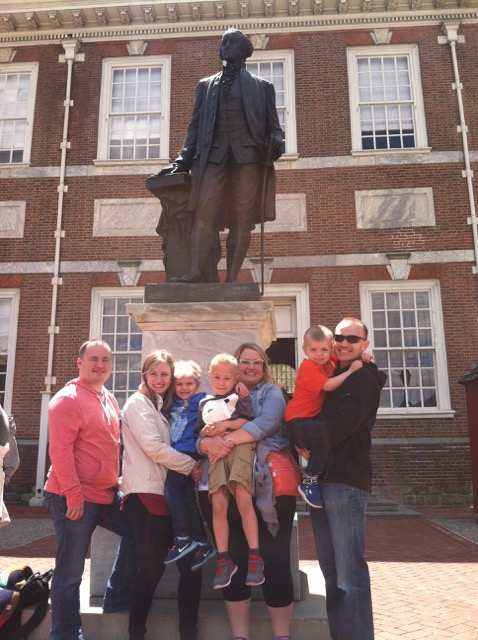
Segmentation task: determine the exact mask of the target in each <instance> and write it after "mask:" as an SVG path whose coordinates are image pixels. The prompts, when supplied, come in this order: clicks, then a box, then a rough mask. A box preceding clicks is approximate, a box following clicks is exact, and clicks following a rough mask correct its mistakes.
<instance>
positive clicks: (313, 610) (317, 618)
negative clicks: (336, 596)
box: [29, 572, 330, 640]
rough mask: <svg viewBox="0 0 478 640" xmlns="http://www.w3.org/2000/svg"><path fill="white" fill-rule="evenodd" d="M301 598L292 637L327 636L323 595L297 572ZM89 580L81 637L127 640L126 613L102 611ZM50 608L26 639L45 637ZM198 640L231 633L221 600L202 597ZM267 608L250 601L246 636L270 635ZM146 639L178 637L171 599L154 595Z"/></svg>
mask: <svg viewBox="0 0 478 640" xmlns="http://www.w3.org/2000/svg"><path fill="white" fill-rule="evenodd" d="M301 583H304V584H303V587H302V589H301V590H302V594H303V596H304V597H303V599H302V600H300V601H298V602H294V610H293V617H292V625H291V634H292V637H293V638H294V640H330V635H329V630H328V624H327V617H326V611H325V598H324V597H323V595H318V594H311V593H309V592H308V590H309V582H308V579H307V575H306V574H305V573H303V572H301ZM89 593H90V584H89V580H88V579H86V580H83V583H82V587H81V614H82V619H83V635H84V638H85V640H128V630H127V629H128V613H127V612H122V613H103V612H102V610H101V598H99V597H90V595H89ZM49 628H50V612H48V613H47V615H46V617H45V619H44V620H43V622H42V623H41V625H40V626H39V627H38V628H37V629H35V631H33V632H32V633H31V634H30V636H29V640H47V638H48V637H49ZM198 631H199V633H198V640H211V638H215V639H217V640H228V639H229V638H230V637H231V634H230V631H229V623H228V620H227V616H226V610H225V607H224V603H223V601H222V600H202V601H201V604H200V608H199V620H198ZM272 637H273V634H272V630H271V626H270V622H269V618H268V614H267V608H266V606H265V605H264V603H263V602H261V601H254V602H253V603H252V610H251V636H250V640H264V639H266V638H272ZM147 640H179V630H178V614H177V605H176V601H175V600H171V599H162V598H157V599H155V600H154V601H153V606H152V608H151V612H150V614H149V617H148V633H147Z"/></svg>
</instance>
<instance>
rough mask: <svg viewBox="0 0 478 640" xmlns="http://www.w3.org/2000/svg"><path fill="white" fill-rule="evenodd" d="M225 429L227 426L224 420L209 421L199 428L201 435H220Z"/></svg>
mask: <svg viewBox="0 0 478 640" xmlns="http://www.w3.org/2000/svg"><path fill="white" fill-rule="evenodd" d="M226 431H227V426H226V424H225V423H224V422H209V423H208V424H207V425H206V426H204V427H203V428H202V429H201V433H200V435H201V436H222V434H223V433H225V432H226Z"/></svg>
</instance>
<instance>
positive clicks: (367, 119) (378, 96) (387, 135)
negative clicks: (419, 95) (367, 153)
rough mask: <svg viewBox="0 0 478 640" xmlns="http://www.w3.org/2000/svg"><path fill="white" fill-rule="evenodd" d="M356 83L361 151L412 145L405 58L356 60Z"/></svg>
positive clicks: (409, 77)
mask: <svg viewBox="0 0 478 640" xmlns="http://www.w3.org/2000/svg"><path fill="white" fill-rule="evenodd" d="M357 81H358V108H359V118H360V131H361V133H362V148H363V149H394V148H405V147H409V146H411V142H413V141H414V137H415V135H414V134H415V123H414V106H415V105H414V102H413V96H412V91H411V75H410V69H409V60H408V56H403V55H402V56H373V57H370V58H363V57H360V58H357Z"/></svg>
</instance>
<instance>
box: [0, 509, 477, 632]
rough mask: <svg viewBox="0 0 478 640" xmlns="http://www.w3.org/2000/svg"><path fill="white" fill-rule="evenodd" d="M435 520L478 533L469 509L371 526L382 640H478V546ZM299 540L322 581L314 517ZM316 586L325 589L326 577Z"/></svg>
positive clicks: (24, 550) (35, 552)
mask: <svg viewBox="0 0 478 640" xmlns="http://www.w3.org/2000/svg"><path fill="white" fill-rule="evenodd" d="M9 510H10V515H11V517H12V519H21V518H28V519H29V520H30V519H35V518H44V517H47V516H46V513H45V511H44V510H43V509H34V508H29V507H20V506H13V507H11V508H10V509H9ZM433 518H460V519H461V518H468V519H470V521H472V522H473V523H475V524H476V526H477V527H478V522H477V517H476V516H475V515H473V513H472V512H471V511H470V510H465V509H453V510H443V509H440V510H427V511H423V512H422V516H421V517H420V518H418V519H397V518H396V519H386V518H382V519H370V520H369V521H368V523H367V557H368V560H369V565H370V572H371V577H372V590H373V601H374V616H375V624H376V640H397V638H400V639H402V640H425V639H427V640H478V544H474V543H473V542H470V541H468V540H465V539H463V538H461V537H459V536H457V535H456V534H453V533H451V532H450V531H448V530H446V529H443V528H442V527H439V526H438V525H436V524H434V523H433V522H432V519H433ZM33 526H34V523H33ZM1 536H2V531H1V529H0V540H1ZM299 537H300V561H301V568H302V569H304V570H305V571H307V573H308V574H309V572H310V575H315V576H316V577H318V576H319V574H318V569H317V564H316V556H315V551H314V545H313V539H312V534H311V527H310V521H309V519H308V518H307V517H302V518H300V519H299ZM53 550H54V539H53V536H48V537H46V538H42V539H41V540H37V541H35V542H32V543H29V544H26V545H23V546H20V547H17V548H15V549H8V550H4V551H3V552H2V556H3V557H2V560H1V566H2V567H5V566H9V565H11V564H15V563H18V561H19V559H21V560H22V562H26V563H27V564H30V565H31V566H32V567H33V568H34V569H35V570H39V571H41V570H47V569H48V568H50V566H52V563H53V560H52V555H53ZM87 571H89V561H87ZM314 584H315V585H316V586H317V588H318V589H319V591H320V589H321V588H322V585H321V580H320V577H319V578H318V579H317V580H316V581H315V582H314ZM296 640H300V639H299V638H298V639H296Z"/></svg>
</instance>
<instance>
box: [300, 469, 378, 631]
mask: <svg viewBox="0 0 478 640" xmlns="http://www.w3.org/2000/svg"><path fill="white" fill-rule="evenodd" d="M319 488H320V492H321V494H322V496H323V498H324V503H325V508H324V509H311V510H310V517H311V521H312V528H313V532H314V538H315V546H316V549H317V556H318V558H319V564H320V568H321V569H322V573H323V574H324V578H325V586H326V595H327V601H326V604H327V616H328V620H329V629H330V635H331V637H332V640H373V638H374V631H373V615H372V598H371V592H370V575H369V571H368V566H367V563H366V561H365V557H364V551H365V509H366V506H367V497H368V494H367V493H366V492H365V491H362V490H361V489H357V488H356V487H351V486H350V485H347V484H342V483H338V482H319Z"/></svg>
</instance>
